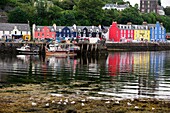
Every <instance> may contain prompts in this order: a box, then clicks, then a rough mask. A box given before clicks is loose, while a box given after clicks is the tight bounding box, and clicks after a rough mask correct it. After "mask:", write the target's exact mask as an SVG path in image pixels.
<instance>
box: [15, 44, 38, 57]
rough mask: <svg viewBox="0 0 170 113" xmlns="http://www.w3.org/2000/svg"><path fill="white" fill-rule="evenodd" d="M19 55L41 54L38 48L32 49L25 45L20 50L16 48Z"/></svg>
mask: <svg viewBox="0 0 170 113" xmlns="http://www.w3.org/2000/svg"><path fill="white" fill-rule="evenodd" d="M16 51H17V53H18V54H34V55H35V54H39V49H38V48H31V47H30V46H29V45H27V44H26V45H24V46H22V47H20V48H16Z"/></svg>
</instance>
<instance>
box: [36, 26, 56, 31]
mask: <svg viewBox="0 0 170 113" xmlns="http://www.w3.org/2000/svg"><path fill="white" fill-rule="evenodd" d="M44 27H45V26H36V27H35V30H36V31H37V30H38V29H40V31H41V30H42V29H43V28H44ZM46 27H48V28H49V29H50V31H52V29H53V30H54V27H53V26H46Z"/></svg>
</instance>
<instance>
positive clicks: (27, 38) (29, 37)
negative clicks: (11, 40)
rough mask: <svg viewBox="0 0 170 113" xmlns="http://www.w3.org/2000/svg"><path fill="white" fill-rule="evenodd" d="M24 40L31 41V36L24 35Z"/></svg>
mask: <svg viewBox="0 0 170 113" xmlns="http://www.w3.org/2000/svg"><path fill="white" fill-rule="evenodd" d="M23 40H25V41H30V40H31V36H30V35H23Z"/></svg>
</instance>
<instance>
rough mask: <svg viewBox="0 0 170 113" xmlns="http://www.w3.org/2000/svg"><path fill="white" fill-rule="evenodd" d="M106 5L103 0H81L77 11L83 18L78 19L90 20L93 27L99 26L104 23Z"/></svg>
mask: <svg viewBox="0 0 170 113" xmlns="http://www.w3.org/2000/svg"><path fill="white" fill-rule="evenodd" d="M103 6H104V3H103V1H102V0H88V1H87V0H80V1H79V2H78V4H77V6H76V7H75V10H76V11H77V12H78V13H80V15H81V17H83V18H79V17H78V18H77V19H83V20H88V21H89V22H90V23H89V24H91V25H99V24H100V23H101V22H102V18H103V16H104V15H103V12H104V11H103V10H102V7H103Z"/></svg>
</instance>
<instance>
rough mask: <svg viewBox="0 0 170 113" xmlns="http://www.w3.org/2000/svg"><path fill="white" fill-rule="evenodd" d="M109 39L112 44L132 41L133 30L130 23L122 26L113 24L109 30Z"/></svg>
mask: <svg viewBox="0 0 170 113" xmlns="http://www.w3.org/2000/svg"><path fill="white" fill-rule="evenodd" d="M109 39H110V40H113V41H114V42H129V41H132V40H134V29H133V27H132V25H131V23H128V24H127V25H122V24H117V22H113V23H112V25H111V27H110V29H109Z"/></svg>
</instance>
